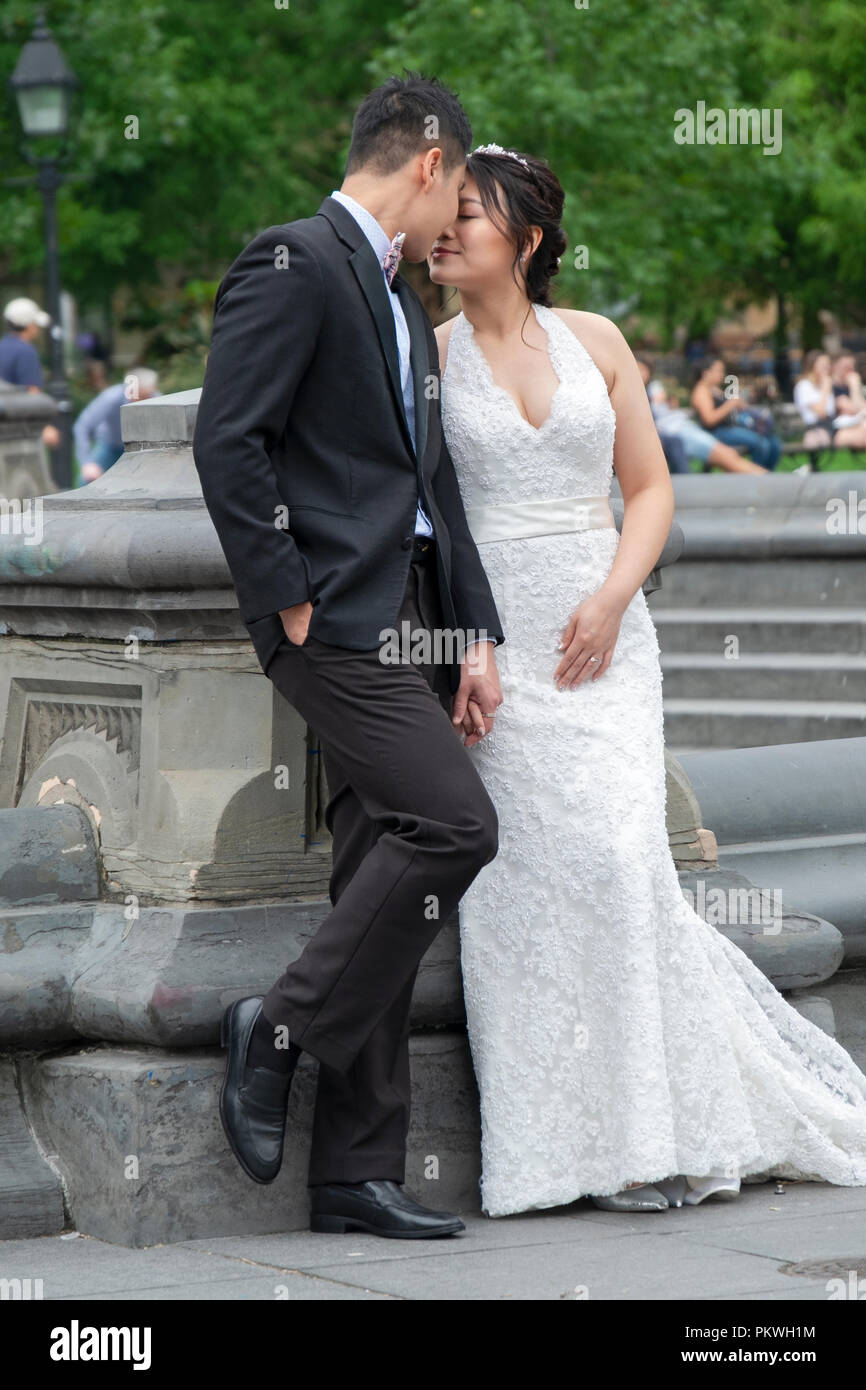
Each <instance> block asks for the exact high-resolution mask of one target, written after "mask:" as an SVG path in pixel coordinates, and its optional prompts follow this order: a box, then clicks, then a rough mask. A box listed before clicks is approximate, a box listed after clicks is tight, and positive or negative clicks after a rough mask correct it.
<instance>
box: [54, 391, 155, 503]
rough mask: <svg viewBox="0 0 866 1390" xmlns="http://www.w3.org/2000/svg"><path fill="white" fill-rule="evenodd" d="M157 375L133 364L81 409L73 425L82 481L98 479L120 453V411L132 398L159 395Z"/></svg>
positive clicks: (145, 399)
mask: <svg viewBox="0 0 866 1390" xmlns="http://www.w3.org/2000/svg"><path fill="white" fill-rule="evenodd" d="M158 382H159V377H158V376H157V373H156V372H154V371H152V370H151V368H150V367H136V368H134V370H133V371H131V372H129V373H128V374H127V376H126V379H125V380H124V381H121V382H118V383H117V385H116V386H106V388H105V390H104V391H100V393H99V395H98V396H95V397H94V398H93V400H92V401H91V402H90V404H89V405H86V406H85V407H84V409H83V410H82V412H81V414H80V415H79V416H78V419H77V420H76V421H75V424H74V425H73V433H74V435H75V452H76V454H77V455H78V465H79V469H80V472H81V479H82V482H85V483H90V482H92V481H93V479H94V478H99V477H101V476H102V474H103V473H105V472H106V470H107V469H109V468H110V467H111V465H112V464H113V463H116V462H117V460H118V459H119V458H120V456H121V454H122V453H123V435H122V433H121V429H120V411H121V408H122V407H123V406H125V405H129V403H130V402H131V401H147V400H150V398H151V396H158V395H159V394H160V393H159V391H158V390H157V385H158Z"/></svg>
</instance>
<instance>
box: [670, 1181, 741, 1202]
mask: <svg viewBox="0 0 866 1390" xmlns="http://www.w3.org/2000/svg"><path fill="white" fill-rule="evenodd" d="M686 1184H687V1186H688V1189H689V1190H688V1192H687V1193H686V1195H685V1197H684V1198H683V1201H684V1202H685V1204H686V1206H687V1207H697V1206H700V1204H701V1202H704V1201H706V1199H707V1197H716V1198H718V1199H719V1200H720V1201H724V1202H730V1201H732V1200H733V1198H734V1197H739V1195H740V1179H739V1178H728V1177H722V1176H719V1175H717V1174H712V1175H711V1176H710V1177H706V1178H693V1177H689V1175H688V1174H686Z"/></svg>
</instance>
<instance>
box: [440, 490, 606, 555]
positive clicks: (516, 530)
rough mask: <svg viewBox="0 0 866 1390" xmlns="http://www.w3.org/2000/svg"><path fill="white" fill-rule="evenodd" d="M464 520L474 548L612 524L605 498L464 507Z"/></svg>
mask: <svg viewBox="0 0 866 1390" xmlns="http://www.w3.org/2000/svg"><path fill="white" fill-rule="evenodd" d="M466 519H467V521H468V522H469V530H470V531H471V532H472V539H473V540H474V541H475V544H476V545H483V544H484V542H485V541H513V540H521V539H523V538H524V537H528V536H553V535H556V534H557V533H559V532H562V531H590V530H593V529H595V528H596V527H599V526H613V525H615V522H614V518H613V512H612V511H611V509H610V502H609V501H608V499H607V497H553V498H551V499H549V500H544V501H541V502H503V503H501V504H500V505H499V506H497V507H467V508H466Z"/></svg>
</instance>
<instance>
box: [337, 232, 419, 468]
mask: <svg viewBox="0 0 866 1390" xmlns="http://www.w3.org/2000/svg"><path fill="white" fill-rule="evenodd" d="M359 231H360V228H359ZM361 236H362V237H363V245H362V246H359V247H358V248H357V250H355V251H353V252H352V254H351V256H350V257H349V265H350V266H351V267H352V270H353V271H354V272H355V276H356V278H357V281H358V284H359V285H360V286H361V289H362V290H363V293H364V298H365V299H366V301H367V303H368V304H369V306H370V312H371V313H372V315H373V321H374V323H375V325H376V332H377V333H378V335H379V342H380V344H381V347H382V351H383V353H384V354H385V361H386V362H387V364H388V376H389V377H390V379H391V389H392V390H393V392H394V401H395V404H396V406H397V411H398V414H399V416H400V421H401V424H402V426H403V430H404V432H405V434H406V439H407V441H408V444H409V448H410V449H411V447H412V436H411V435H410V433H409V423H408V421H407V419H406V411H405V409H404V407H403V388H402V386H401V384H400V358H399V355H398V353H397V330H396V327H395V324H394V314H393V311H392V309H391V305H390V304H389V303H388V288H387V286H386V284H385V277H384V276H383V274H382V267H381V266H380V265H379V263H378V261H377V260H376V257H375V255H374V253H373V248H372V246H371V245H370V243H369V241H368V240H367V238H366V237H365V236H364V234H363V232H361Z"/></svg>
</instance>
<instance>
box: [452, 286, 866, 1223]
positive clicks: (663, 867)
mask: <svg viewBox="0 0 866 1390" xmlns="http://www.w3.org/2000/svg"><path fill="white" fill-rule="evenodd" d="M535 312H536V315H537V317H538V321H539V323H540V324H541V325H542V326H543V328H544V329H545V330H546V332H547V335H548V347H549V351H550V356H551V361H552V364H553V367H554V370H555V372H556V374H557V376H558V378H559V383H560V384H559V387H558V389H557V391H556V395H555V397H554V399H553V404H552V408H551V413H550V416H549V418H548V419H547V420H546V421H545V423H544V424H543V425H542V426H541V428H540V429H537V430H536V429H535V428H534V427H533V426H532V425H530V424H529V423H528V422H527V421H526V420H524V419H523V417H522V415H521V414H520V411H519V410H518V409H517V406H516V404H515V402H514V401H513V399H512V398H511V396H510V395H509V394H508V393H507V392H506V391H505V390H503V389H502V388H501V387H498V386H497V385H496V384H495V383H494V381H493V376H492V373H491V370H490V367H489V365H488V363H487V360H486V358H485V357H484V355H483V353H482V351H481V349H480V348H479V346H478V344H477V343H476V342H475V339H474V334H473V330H472V326H471V324H470V323H469V322H468V321H467V320H466V319H465V318H464V316H463V315H462V314H460V315H459V316H458V317H457V319H456V320H455V322H454V325H453V328H452V332H451V338H450V342H449V346H448V356H447V362H446V368H445V372H444V375H443V380H442V415H443V422H444V426H445V433H446V438H447V441H448V446H449V449H450V451H451V454H452V457H453V460H454V464H455V468H456V470H457V476H458V479H459V482H460V487H461V491H462V494H463V499H464V502H465V504H466V508H467V515H468V516H469V519H470V526H471V527H472V529H473V532H475V531H476V525H475V524H474V523H473V513H475V515H476V516H477V515H478V511H477V509H479V508H484V509H486V508H489V507H493V506H495V507H500V506H502V505H503V504H513V503H516V502H522V501H527V500H534V501H538V500H542V499H558V498H567V497H575V496H580V497H583V496H587V495H589V496H597V495H601V494H603V495H604V496H605V497H607V496H608V494H609V492H610V485H611V480H612V476H613V440H614V425H615V416H614V411H613V408H612V406H611V404H610V399H609V397H608V393H607V389H606V386H605V382H604V379H603V377H602V376H601V373H600V372H599V371H598V369H597V367H596V366H595V364H594V362H593V361H592V358H591V357H590V356H589V354H588V353H587V351H586V350H585V349H584V347H583V346H582V345H581V343H580V342H579V341H578V340H577V338H576V337H575V336H574V334H573V333H572V332H571V330H570V329H569V328H568V327H567V326H566V324H565V323H564V322H563V320H562V319H560V318H559V317H558V316H557V315H556V314H555V313H554V312H553V310H551V309H546V308H542V307H538V306H536V308H535ZM477 538H478V539H479V553H480V555H481V558H482V561H483V563H484V565H485V568H486V571H487V574H488V576H489V578H490V583H491V586H492V588H493V593H494V597H495V599H496V602H497V606H498V608H499V612H500V617H501V619H502V623H503V629H504V632H505V637H506V641H505V644H504V645H503V646H502V647H501V648H500V649H499V651H498V652H497V661H498V666H499V670H500V673H501V677H502V687H503V692H504V697H505V702H504V704H503V705H502V706H501V708H500V710H499V713H498V716H497V719H496V724H495V732H494V733H492V734H490V735H489V736H488V737H487V738H486V739H484V740H483V741H482V742H481V743H480V744H477V745H476V746H475V747H474V748H473V749H472V752H471V756H472V757H473V758H474V759H475V762H476V765H477V767H478V769H479V771H480V773H481V776H482V778H483V780H484V783H485V785H486V787H487V789H488V791H489V793H490V795H491V797H492V799H493V802H494V804H495V805H496V808H497V811H498V814H499V823H500V848H499V853H498V855H497V857H496V858H495V859H494V860H493V861H492V862H491V863H490V864H489V865H487V866H486V868H485V869H483V870H482V872H481V873H480V875H479V876H478V878H477V879H476V880H475V882H474V883H473V884H472V886H471V888H470V890H469V892H468V893H467V894H466V895H465V897H464V899H463V901H462V903H461V908H460V915H461V954H462V966H463V979H464V987H465V995H466V1010H467V1016H468V1025H469V1040H470V1044H471V1049H472V1058H473V1063H474V1067H475V1072H476V1075H477V1079H478V1086H479V1090H480V1095H481V1119H482V1161H483V1178H482V1183H481V1190H482V1206H483V1210H484V1211H485V1212H487V1214H488V1215H490V1216H502V1215H505V1214H507V1213H511V1212H518V1211H525V1210H528V1209H531V1208H541V1207H551V1206H557V1205H560V1204H562V1203H568V1202H572V1201H574V1200H576V1199H577V1198H578V1197H581V1196H583V1195H584V1194H587V1193H595V1194H598V1195H602V1194H610V1193H613V1192H618V1191H619V1190H620V1189H622V1188H624V1187H625V1186H626V1185H627V1184H630V1183H635V1182H653V1181H658V1180H661V1179H663V1178H666V1177H670V1176H674V1175H677V1174H686V1173H687V1174H692V1175H697V1176H703V1175H705V1174H709V1173H711V1172H713V1171H716V1172H718V1171H719V1170H725V1171H728V1172H730V1171H731V1170H733V1172H734V1173H735V1174H738V1175H739V1176H740V1177H745V1176H747V1175H749V1174H756V1173H764V1174H767V1175H770V1174H772V1175H779V1176H782V1177H790V1178H805V1179H814V1180H824V1181H827V1182H830V1183H836V1184H841V1185H860V1184H866V1076H864V1074H863V1073H862V1072H861V1071H860V1070H859V1069H858V1068H857V1067H856V1066H855V1064H854V1062H853V1060H852V1059H851V1057H850V1056H849V1055H848V1053H847V1052H845V1051H844V1050H843V1048H842V1047H841V1046H840V1045H839V1044H837V1043H836V1042H834V1041H833V1039H831V1038H830V1037H829V1036H828V1035H827V1034H826V1033H824V1032H823V1031H822V1030H821V1029H820V1028H818V1027H817V1026H815V1025H814V1024H812V1023H810V1022H808V1021H807V1020H806V1019H805V1018H804V1017H803V1016H802V1015H801V1014H800V1013H798V1012H797V1010H795V1009H794V1008H793V1007H792V1006H791V1005H790V1004H788V1003H787V1002H786V1001H785V1000H784V999H783V997H782V996H781V994H779V993H778V991H777V990H776V989H775V988H774V987H773V986H772V985H771V984H770V982H769V981H768V980H767V978H766V976H764V975H763V974H762V973H761V971H760V970H758V969H757V967H756V966H754V965H753V964H752V963H751V961H750V960H749V958H748V957H747V956H746V955H745V954H744V953H743V952H742V951H741V950H740V949H739V948H738V947H736V946H734V945H733V944H732V943H731V942H730V941H729V940H728V939H727V938H726V937H725V936H724V935H723V934H722V933H721V932H719V931H718V930H717V929H716V928H715V927H712V926H709V925H707V923H705V922H704V920H703V919H702V918H701V917H699V916H698V915H697V914H696V913H695V912H694V911H693V910H692V909H691V908H690V907H689V905H688V903H687V902H686V900H685V899H684V897H683V895H682V891H681V889H680V885H679V880H678V878H677V873H676V868H675V866H674V862H673V859H672V858H671V854H670V850H669V848H668V841H667V833H666V828H665V770H664V757H663V732H662V695H661V672H660V668H659V649H658V642H657V639H656V633H655V628H654V626H653V623H652V620H651V618H650V616H649V611H648V609H647V604H646V600H645V598H644V595H643V593H642V591H638V593H637V594H635V596H634V598H633V599H632V601H631V603H630V604H629V606H628V608H627V609H626V612H625V615H624V617H623V620H622V626H621V629H620V634H619V639H618V641H617V645H616V649H615V652H614V656H613V660H612V664H611V666H610V668H609V669H608V671H607V672H605V674H604V675H603V676H601V677H600V679H599V680H598V681H595V682H592V681H590V680H587V681H584V682H583V683H582V684H581V685H580V686H578V687H577V688H576V689H575V690H573V691H567V690H566V691H563V692H560V691H559V690H558V689H557V688H556V686H555V685H554V683H553V672H554V669H555V667H556V665H557V663H558V661H559V654H558V653H557V651H556V647H557V644H558V642H559V640H560V635H561V632H562V629H563V628H564V626H565V624H566V621H567V619H568V617H569V616H570V614H571V613H572V611H573V610H574V608H575V607H576V606H577V604H578V603H580V602H581V600H583V599H585V598H586V597H588V595H590V594H592V593H594V592H595V591H596V590H597V589H598V588H599V586H600V585H601V583H602V582H603V580H604V579H605V577H606V576H607V574H608V573H609V570H610V567H611V564H612V562H613V559H614V555H615V553H616V549H617V546H618V544H619V535H618V532H617V531H616V529H615V528H612V527H610V528H596V529H591V530H582V531H573V532H571V533H564V534H554V535H535V536H531V537H529V538H521V539H507V540H494V541H487V542H485V543H481V536H480V534H479V535H478V537H477Z"/></svg>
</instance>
